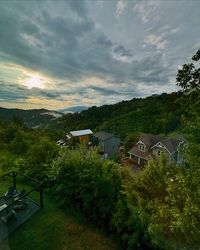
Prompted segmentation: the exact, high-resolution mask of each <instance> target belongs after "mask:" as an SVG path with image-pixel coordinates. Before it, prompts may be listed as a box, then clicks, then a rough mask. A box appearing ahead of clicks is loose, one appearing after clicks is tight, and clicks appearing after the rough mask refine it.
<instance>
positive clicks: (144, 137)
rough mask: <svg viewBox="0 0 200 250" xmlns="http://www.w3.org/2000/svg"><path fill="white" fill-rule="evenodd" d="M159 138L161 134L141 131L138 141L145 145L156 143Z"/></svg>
mask: <svg viewBox="0 0 200 250" xmlns="http://www.w3.org/2000/svg"><path fill="white" fill-rule="evenodd" d="M160 139H161V136H159V135H152V134H145V133H141V134H140V138H139V141H142V142H144V144H145V145H146V146H152V145H154V144H156V143H157V142H158V141H159V140H160Z"/></svg>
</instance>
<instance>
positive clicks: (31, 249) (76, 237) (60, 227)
mask: <svg viewBox="0 0 200 250" xmlns="http://www.w3.org/2000/svg"><path fill="white" fill-rule="evenodd" d="M2 184H3V185H2ZM8 184H9V183H8V181H4V182H2V183H0V185H1V188H0V189H1V193H3V192H4V191H5V190H7V187H8ZM18 184H19V183H18ZM23 187H25V188H26V189H28V188H30V187H28V186H27V185H25V186H24V184H20V185H19V188H20V189H21V188H23ZM34 196H35V195H34ZM44 204H45V206H44V208H42V209H41V210H40V211H39V212H38V213H37V214H35V215H34V216H33V217H32V218H30V219H29V220H28V221H27V222H26V223H25V224H24V225H22V226H20V227H19V228H18V229H17V230H16V231H15V232H13V233H12V234H11V235H10V236H9V241H8V244H9V247H10V249H11V250H47V249H48V250H93V249H95V250H116V249H118V247H117V246H116V245H115V244H114V243H113V241H112V240H111V239H110V238H108V237H106V236H105V235H103V233H101V232H100V231H98V230H97V229H96V228H95V227H94V226H93V225H89V224H88V223H87V222H86V219H85V218H84V217H83V216H81V215H80V214H79V213H78V212H75V211H70V210H68V211H64V210H63V209H60V208H58V206H57V204H56V202H55V201H54V199H53V198H52V197H50V196H49V194H48V193H45V195H44Z"/></svg>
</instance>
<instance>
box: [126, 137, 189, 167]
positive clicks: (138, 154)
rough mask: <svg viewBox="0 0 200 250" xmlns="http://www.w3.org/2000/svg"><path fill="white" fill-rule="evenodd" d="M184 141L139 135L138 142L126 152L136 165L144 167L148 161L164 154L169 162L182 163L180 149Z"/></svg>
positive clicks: (182, 139) (177, 138) (181, 138)
mask: <svg viewBox="0 0 200 250" xmlns="http://www.w3.org/2000/svg"><path fill="white" fill-rule="evenodd" d="M185 143H186V141H185V139H184V138H183V137H182V136H176V137H163V136H159V135H152V134H141V136H140V138H139V141H138V142H137V143H136V145H135V146H134V147H133V148H131V149H130V150H129V152H128V154H129V158H130V159H132V160H134V161H136V162H137V164H138V165H144V164H145V163H146V162H147V161H148V160H150V159H152V158H156V157H159V156H160V155H162V154H165V155H166V156H167V157H168V158H169V160H173V161H176V162H177V163H182V162H183V157H182V156H181V148H182V146H183V144H185Z"/></svg>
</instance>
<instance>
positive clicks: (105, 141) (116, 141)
mask: <svg viewBox="0 0 200 250" xmlns="http://www.w3.org/2000/svg"><path fill="white" fill-rule="evenodd" d="M93 136H94V142H95V144H96V145H98V146H100V148H101V150H102V153H103V155H104V157H105V158H109V157H111V156H113V155H114V154H115V153H117V152H118V150H119V147H120V143H121V140H120V138H119V137H117V136H115V135H113V134H110V133H107V132H104V131H100V132H97V133H94V135H93Z"/></svg>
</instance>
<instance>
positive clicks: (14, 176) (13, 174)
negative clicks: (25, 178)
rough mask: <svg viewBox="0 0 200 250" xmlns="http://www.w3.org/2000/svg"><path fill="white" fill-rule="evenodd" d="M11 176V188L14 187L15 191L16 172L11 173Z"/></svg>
mask: <svg viewBox="0 0 200 250" xmlns="http://www.w3.org/2000/svg"><path fill="white" fill-rule="evenodd" d="M12 176H13V186H14V187H15V189H16V176H17V173H16V172H13V173H12Z"/></svg>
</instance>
